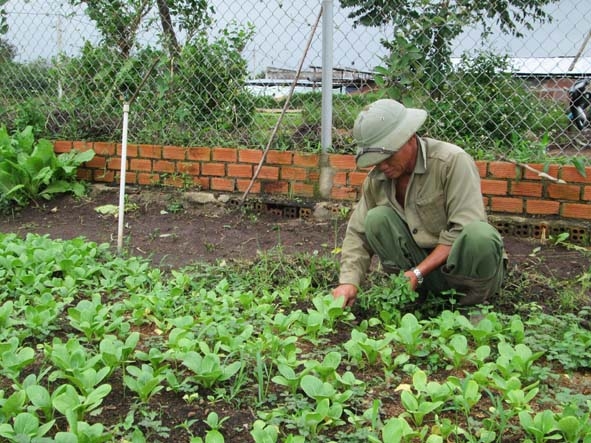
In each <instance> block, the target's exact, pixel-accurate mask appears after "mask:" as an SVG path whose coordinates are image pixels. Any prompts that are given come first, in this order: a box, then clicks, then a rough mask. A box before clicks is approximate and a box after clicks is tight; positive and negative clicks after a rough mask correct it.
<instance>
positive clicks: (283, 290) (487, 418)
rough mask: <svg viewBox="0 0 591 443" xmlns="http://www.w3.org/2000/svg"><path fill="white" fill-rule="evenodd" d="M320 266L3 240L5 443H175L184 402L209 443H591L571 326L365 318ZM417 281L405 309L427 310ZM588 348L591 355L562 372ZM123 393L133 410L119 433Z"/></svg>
mask: <svg viewBox="0 0 591 443" xmlns="http://www.w3.org/2000/svg"><path fill="white" fill-rule="evenodd" d="M307 260H308V261H307V263H308V265H307V266H308V267H307V268H304V267H302V264H301V263H295V264H294V263H292V264H291V266H287V264H286V263H285V262H283V261H282V258H281V257H271V258H268V257H264V256H263V257H261V259H260V260H259V261H258V262H257V263H255V264H253V265H251V266H249V268H248V269H244V268H241V269H236V268H233V267H231V266H228V265H227V264H219V265H217V266H211V265H196V266H193V267H189V268H186V269H183V270H178V271H171V272H170V274H165V273H163V272H162V271H161V270H159V269H155V268H152V267H150V266H149V265H148V263H147V262H146V261H144V260H143V259H137V258H133V257H129V258H125V257H120V256H114V255H112V254H111V252H110V250H109V247H108V245H98V244H95V243H92V242H88V241H85V240H84V239H82V238H79V239H74V240H70V241H55V240H51V239H50V238H48V237H47V236H37V235H28V236H27V237H26V238H24V239H23V238H19V237H17V236H16V235H13V234H2V235H0V288H1V289H0V301H1V303H2V307H1V309H0V326H1V328H0V374H1V377H2V378H1V387H2V389H1V390H0V436H1V437H2V438H3V439H5V441H10V442H22V441H31V442H45V441H56V442H66V443H69V442H103V441H112V440H123V439H124V440H130V441H134V442H141V441H151V442H154V441H165V440H166V438H167V436H168V435H169V434H170V432H171V431H172V429H170V426H171V424H165V423H160V424H159V425H158V426H157V423H156V421H155V420H154V419H152V420H149V419H148V418H149V417H153V415H151V414H152V413H153V412H154V408H155V407H156V405H157V404H159V402H160V401H163V400H164V399H166V398H169V397H168V396H175V398H182V399H183V401H184V402H185V403H186V404H187V405H191V404H193V403H198V404H199V405H201V406H202V407H203V409H204V410H206V411H208V412H207V415H204V416H203V417H202V420H203V421H204V423H205V426H206V428H205V430H203V428H202V427H199V426H198V423H196V422H195V420H189V419H185V420H184V421H182V422H179V423H177V424H175V426H176V427H177V428H182V429H184V431H185V436H186V439H187V441H191V442H194V443H197V442H200V441H202V440H203V439H204V440H205V441H206V442H223V441H225V436H226V435H230V433H232V432H236V431H235V430H233V429H229V428H228V427H227V425H226V424H225V423H226V420H227V419H228V418H229V414H228V411H230V410H232V409H236V410H237V409H240V408H241V407H243V405H250V406H251V407H252V408H253V410H254V411H255V414H256V416H255V418H254V419H253V420H252V422H251V423H249V426H248V429H247V431H246V432H247V433H248V437H246V436H244V438H243V440H244V441H254V442H265V443H266V442H279V441H281V442H292V443H295V442H304V441H318V442H323V441H327V442H328V441H345V442H362V441H370V442H380V443H390V442H398V441H413V442H414V441H425V442H431V443H434V442H443V441H449V440H450V439H451V440H454V441H470V442H495V441H532V442H533V441H535V442H542V441H546V440H549V439H563V440H565V441H569V442H578V441H580V442H589V441H591V437H590V435H591V422H590V421H589V413H590V408H591V402H589V401H588V400H587V399H585V398H584V396H582V395H581V393H578V392H572V391H567V390H566V389H563V388H561V387H560V383H557V381H558V380H559V378H560V375H559V374H562V372H563V371H564V369H565V366H566V365H568V366H569V367H570V368H571V369H576V368H578V367H579V366H585V365H588V358H589V344H590V343H591V333H590V332H589V331H587V330H584V329H581V328H580V327H579V326H578V324H576V323H575V322H570V319H569V318H568V317H565V318H563V319H562V322H560V324H556V327H555V328H554V330H553V333H554V335H555V337H556V342H555V343H542V342H540V341H536V339H535V337H536V334H537V333H538V332H539V331H540V330H541V329H540V327H539V326H540V325H542V324H544V325H545V327H546V328H547V327H548V322H545V319H544V318H543V316H541V314H538V316H536V317H531V318H528V319H526V320H524V319H522V318H521V317H519V316H517V315H515V316H510V317H507V316H504V315H501V314H498V313H495V312H492V311H489V312H485V315H484V318H483V319H482V320H480V321H479V322H478V323H476V324H473V322H471V321H470V320H469V319H468V318H467V317H466V316H465V315H463V314H462V313H460V312H457V311H452V310H444V311H442V312H440V313H439V314H438V315H436V316H433V317H432V318H430V319H422V318H421V315H420V313H411V312H406V313H404V312H403V311H400V310H398V311H395V308H393V307H392V306H389V305H386V304H384V305H381V306H380V304H379V303H377V304H376V300H379V297H375V296H376V294H372V291H371V290H369V291H367V292H366V294H365V295H364V297H367V298H368V299H367V300H365V301H364V300H362V303H363V304H364V305H365V306H370V305H371V304H372V303H373V305H371V308H368V310H367V311H364V312H366V313H368V314H369V315H367V316H366V317H363V316H361V315H359V314H357V317H356V314H354V313H353V312H352V311H350V310H349V309H344V308H342V306H341V303H340V301H338V300H334V299H333V298H332V296H331V295H330V294H328V291H327V288H326V287H324V286H323V285H322V284H319V281H321V280H320V279H317V278H316V277H318V274H314V273H312V275H310V272H309V271H310V270H311V269H315V270H316V271H317V272H319V273H321V272H324V270H325V269H326V267H327V266H328V265H327V264H326V263H323V262H322V261H321V259H319V258H316V259H314V258H313V257H307ZM314 260H316V261H314ZM303 262H306V261H305V260H304V261H303ZM400 279H401V277H393V278H392V279H391V281H390V283H391V288H392V291H393V294H392V297H401V298H404V297H407V296H410V295H411V294H404V290H402V293H401V292H400V291H401V289H400V288H403V287H405V286H403V285H402V282H401V280H400ZM396 291H398V292H397V293H396V294H394V292H396ZM382 295H383V294H382ZM373 313H375V315H373ZM555 320H556V322H559V320H560V318H557V319H555ZM545 333H548V330H547V329H546V330H545ZM573 337H576V340H577V341H578V342H579V343H581V345H582V348H580V349H583V350H584V351H583V352H582V353H580V354H578V355H575V354H573V355H570V356H569V358H568V359H566V358H565V359H564V360H563V361H562V362H557V361H556V362H554V363H552V361H551V360H549V359H548V358H549V357H551V356H552V353H553V351H558V350H562V349H564V347H566V346H565V345H566V343H567V341H568V340H571V339H572V338H573ZM559 363H562V364H559ZM115 392H124V393H125V397H126V398H128V399H129V402H130V404H129V406H128V407H127V409H126V411H125V413H124V414H122V415H121V416H120V417H119V419H118V420H116V422H115V423H113V422H112V421H109V422H107V421H105V419H106V416H105V415H104V412H105V410H106V408H107V406H109V401H112V400H111V399H112V395H113V394H114V393H115ZM165 394H166V395H165ZM222 406H223V407H222ZM232 435H234V434H232ZM228 441H230V440H228Z"/></svg>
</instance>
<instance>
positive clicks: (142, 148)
mask: <svg viewBox="0 0 591 443" xmlns="http://www.w3.org/2000/svg"><path fill="white" fill-rule="evenodd" d="M138 155H139V156H140V157H141V158H162V146H155V145H138Z"/></svg>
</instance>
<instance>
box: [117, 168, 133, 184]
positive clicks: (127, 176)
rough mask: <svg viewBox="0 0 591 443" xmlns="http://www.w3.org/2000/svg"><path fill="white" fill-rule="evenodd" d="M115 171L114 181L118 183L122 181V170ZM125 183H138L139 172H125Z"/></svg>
mask: <svg viewBox="0 0 591 443" xmlns="http://www.w3.org/2000/svg"><path fill="white" fill-rule="evenodd" d="M114 172H115V176H114V181H115V182H116V183H120V179H119V178H120V177H121V174H120V171H114ZM125 183H127V184H132V185H133V184H136V183H137V173H135V172H134V171H128V172H126V173H125Z"/></svg>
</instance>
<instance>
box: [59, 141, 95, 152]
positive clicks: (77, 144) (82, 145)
mask: <svg viewBox="0 0 591 443" xmlns="http://www.w3.org/2000/svg"><path fill="white" fill-rule="evenodd" d="M53 149H54V150H55V145H54V147H53ZM72 149H75V150H76V151H78V152H86V151H88V150H90V149H92V142H86V141H82V140H77V141H74V142H72Z"/></svg>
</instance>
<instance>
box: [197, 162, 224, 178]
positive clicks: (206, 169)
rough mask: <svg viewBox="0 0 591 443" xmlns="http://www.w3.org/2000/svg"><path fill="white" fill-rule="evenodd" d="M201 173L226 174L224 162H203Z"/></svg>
mask: <svg viewBox="0 0 591 443" xmlns="http://www.w3.org/2000/svg"><path fill="white" fill-rule="evenodd" d="M201 174H202V175H213V176H216V177H223V176H225V175H226V165H225V164H224V163H203V164H202V165H201Z"/></svg>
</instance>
